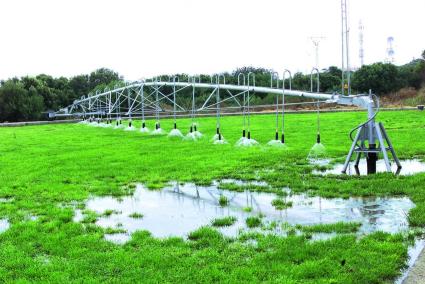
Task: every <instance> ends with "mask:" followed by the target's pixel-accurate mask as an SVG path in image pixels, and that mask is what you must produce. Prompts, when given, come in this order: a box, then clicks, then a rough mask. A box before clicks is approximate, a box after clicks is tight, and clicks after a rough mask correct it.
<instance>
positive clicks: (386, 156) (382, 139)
mask: <svg viewBox="0 0 425 284" xmlns="http://www.w3.org/2000/svg"><path fill="white" fill-rule="evenodd" d="M375 131H376V136H378V141H379V147H381V152H382V155H383V156H384V162H385V166H386V168H387V172H391V164H390V160H389V159H388V153H387V149H386V148H385V143H384V138H383V137H382V133H381V128H380V127H379V125H376V126H375Z"/></svg>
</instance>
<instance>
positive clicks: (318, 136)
mask: <svg viewBox="0 0 425 284" xmlns="http://www.w3.org/2000/svg"><path fill="white" fill-rule="evenodd" d="M316 142H317V144H320V133H317V139H316Z"/></svg>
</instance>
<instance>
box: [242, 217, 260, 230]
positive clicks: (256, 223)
mask: <svg viewBox="0 0 425 284" xmlns="http://www.w3.org/2000/svg"><path fill="white" fill-rule="evenodd" d="M245 222H246V225H247V226H248V228H256V227H260V226H261V223H262V222H261V218H260V217H258V216H251V217H248V218H246V220H245Z"/></svg>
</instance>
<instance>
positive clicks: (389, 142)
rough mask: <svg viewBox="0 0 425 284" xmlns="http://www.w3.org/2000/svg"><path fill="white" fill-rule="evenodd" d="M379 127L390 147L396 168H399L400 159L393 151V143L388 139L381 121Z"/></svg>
mask: <svg viewBox="0 0 425 284" xmlns="http://www.w3.org/2000/svg"><path fill="white" fill-rule="evenodd" d="M379 128H380V129H381V132H382V135H383V136H384V139H385V141H387V144H388V147H389V148H390V151H391V154H392V155H393V158H394V161H395V163H396V165H397V168H398V169H401V163H400V160H399V159H398V157H397V155H396V153H395V151H394V148H393V145H392V143H391V141H390V138H389V137H388V135H387V131H386V130H385V127H384V125H383V124H382V123H381V122H380V123H379Z"/></svg>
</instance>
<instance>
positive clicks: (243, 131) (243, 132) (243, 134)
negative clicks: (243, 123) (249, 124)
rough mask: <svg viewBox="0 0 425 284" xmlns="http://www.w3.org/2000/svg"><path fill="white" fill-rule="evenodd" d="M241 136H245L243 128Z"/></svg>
mask: <svg viewBox="0 0 425 284" xmlns="http://www.w3.org/2000/svg"><path fill="white" fill-rule="evenodd" d="M242 137H245V129H244V130H242Z"/></svg>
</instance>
